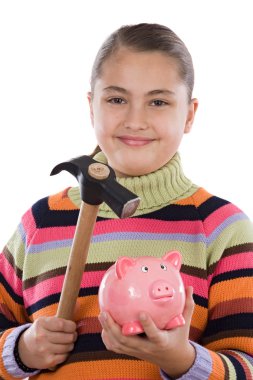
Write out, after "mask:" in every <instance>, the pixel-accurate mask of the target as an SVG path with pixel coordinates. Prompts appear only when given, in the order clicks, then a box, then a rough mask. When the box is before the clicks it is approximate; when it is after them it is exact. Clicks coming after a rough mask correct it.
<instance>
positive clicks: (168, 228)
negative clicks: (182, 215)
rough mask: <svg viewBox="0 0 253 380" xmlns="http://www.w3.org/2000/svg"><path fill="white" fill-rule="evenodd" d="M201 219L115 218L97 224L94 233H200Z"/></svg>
mask: <svg viewBox="0 0 253 380" xmlns="http://www.w3.org/2000/svg"><path fill="white" fill-rule="evenodd" d="M201 224H202V222H201V221H198V220H197V221H173V222H169V221H159V220H156V221H155V223H154V220H150V219H145V218H141V219H137V218H136V219H135V218H129V219H114V220H110V222H109V223H108V222H105V221H101V222H98V223H97V224H96V227H95V230H94V234H95V235H99V234H106V233H114V232H147V233H149V232H151V233H152V232H154V233H185V234H187V233H188V234H195V233H199V231H200V228H199V227H200V225H201Z"/></svg>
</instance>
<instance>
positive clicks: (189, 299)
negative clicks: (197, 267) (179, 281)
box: [183, 286, 194, 322]
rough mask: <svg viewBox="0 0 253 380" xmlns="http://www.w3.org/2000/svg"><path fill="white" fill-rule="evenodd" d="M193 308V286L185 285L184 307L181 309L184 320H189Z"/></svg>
mask: <svg viewBox="0 0 253 380" xmlns="http://www.w3.org/2000/svg"><path fill="white" fill-rule="evenodd" d="M193 310H194V300H193V287H192V286H187V287H186V288H185V307H184V311H183V317H184V319H185V320H186V321H189V322H190V321H191V319H192V314H193Z"/></svg>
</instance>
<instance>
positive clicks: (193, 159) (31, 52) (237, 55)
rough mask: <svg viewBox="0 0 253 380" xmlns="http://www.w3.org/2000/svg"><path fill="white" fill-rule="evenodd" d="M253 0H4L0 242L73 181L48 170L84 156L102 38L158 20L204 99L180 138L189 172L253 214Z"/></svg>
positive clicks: (89, 143) (0, 7) (90, 141)
mask: <svg viewBox="0 0 253 380" xmlns="http://www.w3.org/2000/svg"><path fill="white" fill-rule="evenodd" d="M251 7H252V1H251V0H249V1H244V0H241V1H231V0H230V1H219V0H212V1H203V0H190V1H189V0H186V1H182V0H181V1H180V0H174V1H170V0H159V1H150V0H145V1H138V0H135V1H133V0H128V1H112V0H111V1H110V0H107V1H98V0H92V1H86V0H83V1H81V0H80V1H75V0H69V1H64V0H43V1H38V0H30V1H27V0H22V1H21V0H17V1H13V0H8V1H4V0H3V1H1V0H0V133H1V134H0V136H1V137H0V138H1V145H0V165H1V166H0V169H1V184H0V192H1V193H0V213H1V214H0V245H1V247H2V246H3V245H4V244H5V243H6V241H7V239H8V238H9V237H10V235H11V234H12V232H13V230H14V229H15V227H16V225H17V224H18V222H19V220H20V217H21V215H22V214H23V213H24V212H25V211H26V210H27V209H28V208H29V207H30V206H31V205H32V204H33V203H34V202H35V201H36V200H37V199H40V198H42V197H44V196H46V195H48V194H52V193H55V192H58V191H60V190H62V189H63V188H65V187H67V186H71V185H77V182H76V180H75V179H74V177H72V176H71V175H70V174H69V173H66V172H63V173H61V174H59V175H57V176H55V177H50V176H49V173H50V171H51V169H52V168H53V167H54V166H55V165H56V164H58V163H59V162H61V161H64V160H67V159H70V158H72V157H75V156H78V155H82V154H89V153H90V152H91V151H92V150H93V148H94V147H95V145H96V143H95V139H94V136H93V131H92V127H91V125H90V121H89V111H88V106H87V100H86V93H87V91H88V90H89V77H90V70H91V65H92V63H93V60H94V57H95V54H96V52H97V50H98V48H99V47H100V45H101V43H102V42H103V40H104V39H105V38H106V37H107V36H108V35H109V34H110V33H111V32H112V31H113V30H114V29H116V28H118V27H119V26H121V25H122V24H132V23H139V22H157V23H162V24H165V25H167V26H169V27H170V28H172V29H173V30H174V31H175V32H176V33H177V34H178V35H179V36H180V37H181V38H182V39H183V41H184V42H185V43H186V45H187V46H188V48H189V50H190V52H191V54H192V57H193V61H194V65H195V71H196V85H195V90H194V96H195V97H197V98H198V99H199V101H200V106H199V110H198V114H197V117H196V121H195V124H194V129H193V131H192V132H191V134H190V135H186V136H185V137H184V140H183V143H182V145H181V149H180V152H181V156H182V160H183V165H184V169H185V173H186V175H187V176H188V177H190V178H191V179H192V180H193V181H194V182H195V183H197V184H199V185H201V186H204V187H205V188H206V189H207V190H208V191H210V192H212V193H214V194H216V195H219V196H221V197H223V198H225V199H228V200H230V201H232V202H234V203H235V204H236V205H237V206H239V207H240V208H242V209H243V210H244V211H245V212H246V213H247V214H248V216H249V217H250V218H251V219H253V202H252V190H251V189H252V169H251V167H252V148H253V144H252V137H251V136H252V128H253V125H252V110H253V106H252V105H253V95H252V91H253V54H252V51H253V47H252V46H253V43H252V39H253V37H252V36H253V23H252V8H251Z"/></svg>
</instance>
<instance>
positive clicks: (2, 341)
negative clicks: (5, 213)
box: [0, 213, 31, 380]
mask: <svg viewBox="0 0 253 380" xmlns="http://www.w3.org/2000/svg"><path fill="white" fill-rule="evenodd" d="M27 217H28V213H27V214H25V216H24V217H23V219H22V222H21V223H20V225H19V226H18V228H17V229H16V231H15V232H14V234H13V236H12V237H11V239H10V240H9V242H8V243H7V244H6V246H5V247H4V249H3V251H2V252H1V253H0V331H1V335H0V378H3V379H5V380H13V379H16V378H18V377H19V378H20V371H19V369H18V366H17V365H16V364H17V363H15V359H14V355H13V351H14V346H15V341H16V337H17V336H18V332H20V331H21V330H22V326H24V325H25V324H27V323H30V322H31V321H30V320H29V317H28V315H27V313H26V309H25V305H24V300H23V295H22V289H23V284H22V278H23V265H24V260H25V246H26V238H27V236H26V233H25V227H24V222H25V221H26V220H27ZM20 329H21V330H20ZM8 353H9V354H8ZM15 368H17V371H14V369H15Z"/></svg>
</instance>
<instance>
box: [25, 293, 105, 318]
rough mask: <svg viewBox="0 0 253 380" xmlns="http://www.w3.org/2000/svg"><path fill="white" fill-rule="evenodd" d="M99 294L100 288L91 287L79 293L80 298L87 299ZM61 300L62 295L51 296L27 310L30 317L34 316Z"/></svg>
mask: <svg viewBox="0 0 253 380" xmlns="http://www.w3.org/2000/svg"><path fill="white" fill-rule="evenodd" d="M96 294H98V287H97V286H94V287H89V288H83V289H80V291H79V297H86V296H92V295H96ZM59 299H60V293H55V294H51V295H50V296H47V297H44V298H42V299H40V300H39V301H38V302H36V303H34V304H33V305H31V306H29V307H28V308H27V309H26V310H27V313H28V315H32V314H33V313H35V312H36V311H38V310H40V309H43V308H44V307H47V306H49V305H53V304H54V303H58V302H59Z"/></svg>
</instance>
